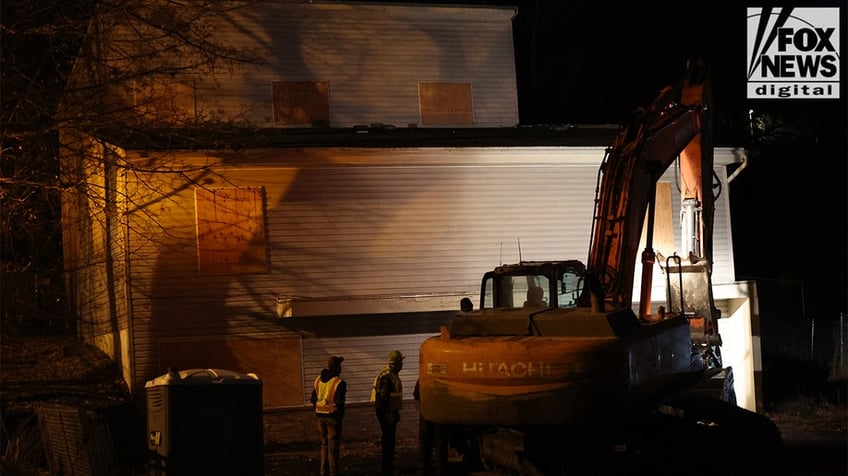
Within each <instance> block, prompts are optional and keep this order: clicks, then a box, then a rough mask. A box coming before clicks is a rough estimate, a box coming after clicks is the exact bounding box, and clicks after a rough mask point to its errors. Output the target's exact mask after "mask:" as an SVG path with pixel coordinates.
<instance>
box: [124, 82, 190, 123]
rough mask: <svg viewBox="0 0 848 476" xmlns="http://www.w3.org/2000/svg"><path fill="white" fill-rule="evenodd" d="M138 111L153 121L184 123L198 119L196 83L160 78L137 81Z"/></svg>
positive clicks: (134, 97)
mask: <svg viewBox="0 0 848 476" xmlns="http://www.w3.org/2000/svg"><path fill="white" fill-rule="evenodd" d="M134 93H135V94H134V96H133V99H134V100H135V109H136V112H137V113H138V114H139V115H141V116H142V117H143V118H144V119H145V120H147V121H151V122H153V123H167V124H174V123H183V122H187V121H194V120H195V119H196V111H195V101H194V94H195V93H194V83H193V82H192V83H181V82H178V81H165V80H159V79H153V80H148V81H145V82H141V81H139V82H136V83H135V91H134Z"/></svg>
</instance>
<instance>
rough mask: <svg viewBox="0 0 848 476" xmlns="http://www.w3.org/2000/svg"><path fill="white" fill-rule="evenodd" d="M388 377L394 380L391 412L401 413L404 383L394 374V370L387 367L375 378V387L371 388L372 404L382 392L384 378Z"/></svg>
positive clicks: (390, 404)
mask: <svg viewBox="0 0 848 476" xmlns="http://www.w3.org/2000/svg"><path fill="white" fill-rule="evenodd" d="M385 376H388V377H389V378H390V379H391V380H392V391H391V393H390V394H389V410H391V411H400V409H401V407H402V406H403V383H401V381H400V378H399V377H398V376H397V375H396V374H395V373H394V372H392V369H390V368H388V367H386V368H384V369H383V370H381V371H380V373H378V374H377V377H375V378H374V385H372V386H371V403H372V404H374V403H375V402H376V401H377V393H378V392H379V391H380V381H381V380H382V379H383V377H385Z"/></svg>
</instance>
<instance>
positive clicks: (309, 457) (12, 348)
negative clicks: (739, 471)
mask: <svg viewBox="0 0 848 476" xmlns="http://www.w3.org/2000/svg"><path fill="white" fill-rule="evenodd" d="M0 351H2V352H0V385H1V386H0V403H2V424H3V427H2V442H0V443H2V447H0V450H2V458H0V470H1V471H0V473H2V474H3V475H4V476H6V475H29V474H33V475H35V474H46V473H44V472H43V471H44V470H45V462H44V458H43V455H40V454H39V453H38V452H39V451H41V450H40V449H39V445H40V442H39V441H38V439H39V436H38V435H37V434H33V433H32V432H30V433H29V434H22V433H21V432H19V431H18V430H19V429H20V428H23V427H24V426H26V425H24V424H23V423H24V422H26V421H30V422H31V421H32V412H33V405H34V404H36V403H37V402H58V403H61V402H63V401H79V400H80V399H83V400H88V401H99V402H103V403H104V404H115V403H120V402H123V401H126V400H127V399H128V398H129V396H128V393H127V389H126V385H125V384H124V382H123V380H122V379H121V377H120V373H119V372H118V369H117V368H116V366H115V364H114V362H112V361H111V360H110V359H109V358H108V357H106V356H105V355H104V354H103V353H102V352H100V351H99V350H97V349H96V348H94V347H91V346H87V345H84V344H82V343H80V342H79V341H77V340H76V339H73V338H67V337H36V338H9V337H3V338H2V340H0ZM839 394H840V395H841V400H839V401H836V402H833V401H830V400H832V399H824V398H821V397H816V398H812V397H808V396H799V397H796V398H792V399H786V400H784V401H782V402H777V403H773V404H770V405H769V411H768V412H767V413H766V416H767V417H769V418H770V419H771V420H772V421H773V422H774V423H775V424H776V425H777V427H778V428H779V429H780V432H781V436H782V438H783V440H784V443H785V446H786V447H787V454H788V459H789V461H790V463H791V465H792V467H793V468H794V469H795V471H792V472H791V474H798V475H814V474H815V475H829V474H840V475H844V474H848V412H846V408H848V406H846V402H845V398H846V397H848V395H846V392H844V391H841V390H840V393H839ZM30 428H31V426H30ZM417 455H418V449H417V441H416V439H415V438H409V437H405V438H402V439H401V440H399V441H398V449H397V455H396V467H397V473H398V474H416V473H417V466H418V456H417ZM264 466H265V472H266V474H267V475H269V476H275V475H281V476H282V475H288V476H300V475H309V474H317V466H318V462H317V450H316V449H315V448H312V447H308V446H306V447H304V446H302V445H301V446H291V447H285V448H275V449H274V450H273V451H269V452H266V454H265V465H264ZM342 469H343V474H345V475H347V476H354V475H370V474H378V473H379V471H378V470H379V442H378V441H351V442H345V443H344V444H343V447H342ZM449 469H450V474H469V473H468V471H467V469H466V468H464V467H462V465H461V463H460V462H459V460H457V459H456V458H454V459H452V460H451V463H450V465H449ZM788 474H790V473H788Z"/></svg>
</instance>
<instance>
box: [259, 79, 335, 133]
mask: <svg viewBox="0 0 848 476" xmlns="http://www.w3.org/2000/svg"><path fill="white" fill-rule="evenodd" d="M271 85H272V89H273V94H274V125H277V126H328V125H329V123H330V95H329V87H328V85H327V82H326V81H273V82H272V83H271Z"/></svg>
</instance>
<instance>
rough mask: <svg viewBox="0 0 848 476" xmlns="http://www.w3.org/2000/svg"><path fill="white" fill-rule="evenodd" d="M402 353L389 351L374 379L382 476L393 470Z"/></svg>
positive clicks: (372, 395)
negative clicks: (384, 363) (384, 364)
mask: <svg viewBox="0 0 848 476" xmlns="http://www.w3.org/2000/svg"><path fill="white" fill-rule="evenodd" d="M403 359H404V357H403V354H401V353H400V351H399V350H393V351H391V352H389V358H388V360H387V362H386V366H385V367H384V368H383V369H382V370H380V372H379V373H378V374H377V377H376V378H375V379H374V385H373V388H372V389H371V402H372V403H373V404H374V409H375V411H376V413H377V421H378V422H379V423H380V432H381V433H382V436H381V438H380V449H381V460H380V461H381V469H382V472H383V475H384V476H388V475H391V474H392V473H393V472H394V459H395V443H396V441H397V424H398V422H399V421H400V409H401V406H402V405H403V384H402V383H401V381H400V377H399V376H398V374H399V373H400V371H401V369H402V368H403Z"/></svg>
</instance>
